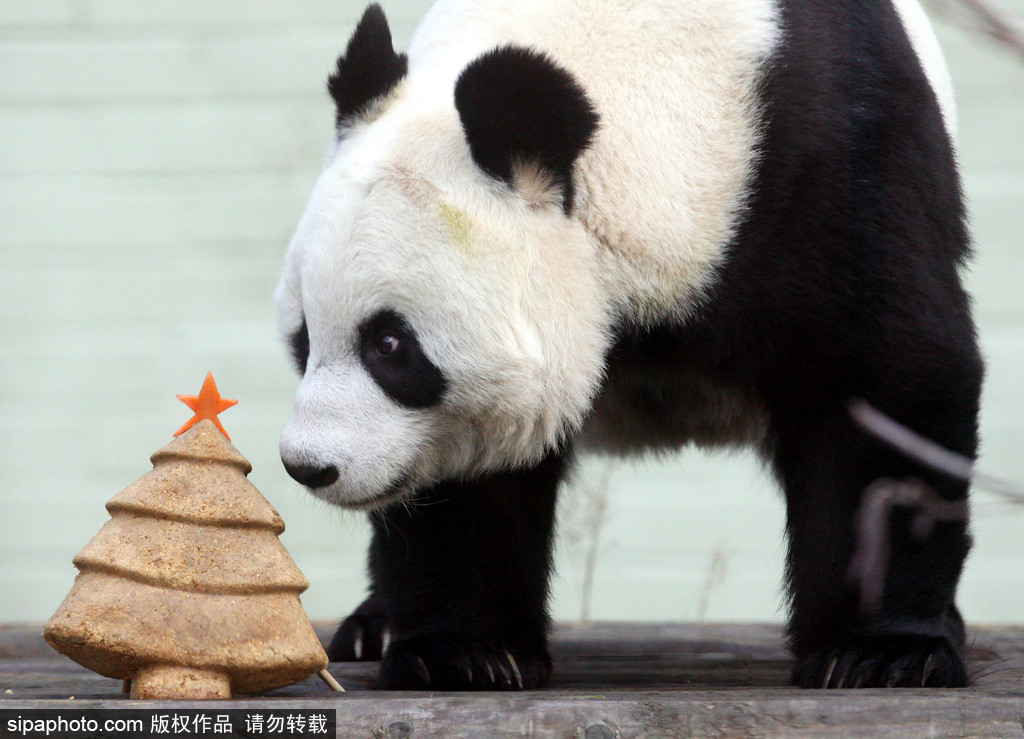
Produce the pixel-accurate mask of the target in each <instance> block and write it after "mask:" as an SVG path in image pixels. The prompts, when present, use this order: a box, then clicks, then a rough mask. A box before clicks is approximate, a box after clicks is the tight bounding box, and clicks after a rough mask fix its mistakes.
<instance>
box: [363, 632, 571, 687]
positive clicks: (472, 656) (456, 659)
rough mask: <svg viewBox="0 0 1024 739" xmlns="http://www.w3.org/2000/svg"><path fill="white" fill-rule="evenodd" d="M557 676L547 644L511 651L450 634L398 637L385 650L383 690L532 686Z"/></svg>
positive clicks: (542, 683)
mask: <svg viewBox="0 0 1024 739" xmlns="http://www.w3.org/2000/svg"><path fill="white" fill-rule="evenodd" d="M550 676H551V657H550V656H549V654H548V651H547V649H545V648H541V649H540V650H537V651H524V650H515V651H510V650H508V649H505V648H503V647H501V646H497V645H492V644H485V643H482V642H477V641H473V640H469V639H466V638H463V637H459V636H456V635H450V634H428V635H423V636H417V637H413V638H411V639H402V640H399V641H396V642H394V643H393V644H392V645H391V647H390V648H389V649H388V651H387V654H385V655H384V660H383V662H382V663H381V668H380V677H379V679H378V683H377V687H378V688H379V689H382V690H528V689H531V688H539V687H541V686H542V685H544V684H545V683H546V682H547V680H548V678H549V677H550Z"/></svg>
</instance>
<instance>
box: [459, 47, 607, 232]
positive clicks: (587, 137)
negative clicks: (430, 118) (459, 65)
mask: <svg viewBox="0 0 1024 739" xmlns="http://www.w3.org/2000/svg"><path fill="white" fill-rule="evenodd" d="M455 108H456V109H457V110H458V111H459V118H460V120H461V121H462V130H463V132H464V133H465V136H466V141H467V142H468V143H469V150H470V153H471V154H472V155H473V160H474V161H475V162H476V164H477V166H479V167H480V168H481V169H482V170H484V171H485V172H487V174H489V175H491V176H492V177H495V178H497V179H499V180H502V181H503V182H507V183H509V184H512V180H513V174H514V173H513V169H514V168H515V166H516V165H520V164H527V165H536V166H539V167H540V168H541V169H542V170H544V172H545V173H546V174H547V175H548V176H549V177H550V178H551V179H552V180H553V181H554V184H555V185H556V186H558V187H559V188H560V190H561V194H562V208H563V210H564V211H565V212H566V213H569V212H570V210H571V209H572V199H573V193H574V188H573V181H572V168H573V164H574V163H575V162H576V158H577V157H578V156H579V155H580V154H581V153H582V152H583V150H584V149H586V148H587V146H588V145H589V144H590V142H591V139H592V138H593V136H594V132H595V131H596V130H597V122H598V115H597V113H596V112H595V111H594V108H593V106H592V105H591V103H590V100H589V99H587V95H586V93H585V92H584V91H583V88H582V87H580V85H579V84H578V83H577V82H576V80H575V79H574V78H573V76H572V75H571V74H570V73H569V72H568V71H566V70H565V69H563V68H562V67H560V66H558V65H557V64H555V63H554V62H553V61H551V59H549V58H548V57H547V56H545V55H544V54H541V53H538V52H536V51H532V50H530V49H526V48H523V47H519V46H502V47H499V48H497V49H494V50H493V51H490V52H488V53H486V54H484V55H483V56H481V57H478V58H477V59H475V60H474V61H473V62H471V63H470V64H469V65H468V66H467V67H466V68H465V69H464V70H463V71H462V74H461V75H459V79H458V81H457V82H456V83H455Z"/></svg>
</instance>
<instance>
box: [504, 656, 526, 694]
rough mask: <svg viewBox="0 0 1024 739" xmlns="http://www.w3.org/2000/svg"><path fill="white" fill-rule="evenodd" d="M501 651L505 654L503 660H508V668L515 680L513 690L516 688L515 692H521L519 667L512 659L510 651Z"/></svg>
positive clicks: (513, 658)
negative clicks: (510, 669)
mask: <svg viewBox="0 0 1024 739" xmlns="http://www.w3.org/2000/svg"><path fill="white" fill-rule="evenodd" d="M503 651H504V652H505V658H506V659H507V660H508V664H509V667H511V668H512V674H513V675H514V676H515V679H516V682H515V688H516V690H522V689H523V675H522V673H520V672H519V665H518V664H517V663H516V658H515V657H513V656H512V653H511V652H510V651H508V650H507V649H505V650H503Z"/></svg>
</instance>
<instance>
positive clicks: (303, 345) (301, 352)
mask: <svg viewBox="0 0 1024 739" xmlns="http://www.w3.org/2000/svg"><path fill="white" fill-rule="evenodd" d="M288 344H289V348H290V349H291V350H292V359H293V360H294V361H295V366H296V368H297V369H298V370H299V374H300V375H304V374H306V363H307V362H308V361H309V328H308V327H307V326H306V318H305V316H303V318H302V325H301V326H299V328H298V329H297V330H296V331H295V333H293V334H292V335H291V336H290V337H289V339H288Z"/></svg>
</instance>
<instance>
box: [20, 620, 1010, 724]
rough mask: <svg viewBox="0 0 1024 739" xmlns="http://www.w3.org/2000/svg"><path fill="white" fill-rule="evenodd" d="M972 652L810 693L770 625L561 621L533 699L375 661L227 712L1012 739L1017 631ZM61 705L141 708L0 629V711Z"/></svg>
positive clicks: (114, 685)
mask: <svg viewBox="0 0 1024 739" xmlns="http://www.w3.org/2000/svg"><path fill="white" fill-rule="evenodd" d="M330 630H331V625H329V624H320V625H319V626H318V632H319V633H320V635H321V637H326V636H328V635H329V633H330ZM972 644H973V646H972V648H971V656H972V667H973V670H974V675H975V682H974V685H973V686H972V687H971V688H968V689H964V690H908V689H903V690H859V691H853V690H834V691H809V690H799V689H796V688H791V687H789V686H788V684H787V675H788V672H789V669H790V666H791V661H790V658H789V656H788V654H787V652H786V650H785V648H784V644H783V640H782V632H781V628H780V627H778V626H774V625H749V624H729V625H715V624H701V625H685V624H684V625H679V624H646V623H645V624H625V623H616V624H591V625H586V626H583V625H561V626H559V627H558V628H556V630H555V633H554V635H553V655H554V660H555V677H554V679H553V681H552V684H551V686H550V687H549V688H548V689H545V690H538V691H530V692H525V693H473V694H464V693H440V692H438V693H429V692H425V693H408V692H396V693H381V692H377V691H373V690H370V689H369V686H370V685H372V680H373V676H374V673H375V671H376V667H377V665H376V664H375V663H333V664H332V665H331V667H330V671H331V674H333V675H334V676H335V677H336V678H337V679H338V680H339V681H340V682H341V683H342V684H343V685H344V686H345V688H346V690H347V691H348V692H346V693H344V694H337V693H331V692H330V691H328V690H327V689H326V688H325V686H324V685H323V684H322V683H321V682H320V680H319V679H318V678H316V677H315V676H314V677H311V678H310V679H308V680H306V681H304V682H302V683H299V684H298V685H294V686H291V687H288V688H284V689H281V690H276V691H272V692H271V693H269V694H267V695H265V696H261V697H259V698H243V699H236V700H233V701H231V703H230V707H231V708H256V707H261V708H268V707H274V708H292V709H298V708H319V709H324V708H327V709H332V710H334V711H336V714H337V720H338V733H337V735H338V736H373V737H390V736H446V737H464V736H465V737H468V736H488V737H505V736H538V737H547V736H577V737H588V738H590V739H605V738H606V737H679V736H694V737H705V736H730V737H732V736H740V737H742V736H764V735H772V736H790V737H811V736H814V737H885V736H899V737H915V736H990V737H991V736H1018V737H1019V736H1021V734H1022V730H1024V724H1022V723H1021V722H1022V720H1024V628H1021V627H1005V628H982V629H977V630H975V631H974V633H973V635H972ZM72 696H74V698H73V700H74V704H73V705H74V707H75V708H76V709H86V708H128V707H133V708H140V707H143V704H141V703H139V702H132V701H129V700H126V699H125V698H124V697H123V696H122V695H121V693H120V682H119V681H116V680H109V679H106V678H101V677H99V676H97V675H94V674H92V673H90V672H88V671H87V670H85V669H83V668H81V667H79V666H77V665H75V664H74V663H72V662H71V661H70V660H68V659H66V658H64V657H62V656H60V655H58V654H56V653H55V652H53V651H52V650H50V649H49V647H47V646H46V645H45V644H44V643H43V642H42V640H41V638H40V637H39V629H38V627H0V707H2V708H17V709H26V708H40V707H68V706H69V705H70V703H69V701H70V700H71V697H72ZM217 705H218V706H225V705H226V704H224V703H218V704H217ZM160 707H161V708H167V709H173V708H195V707H210V704H202V703H195V702H193V703H186V702H166V703H161V704H160Z"/></svg>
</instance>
